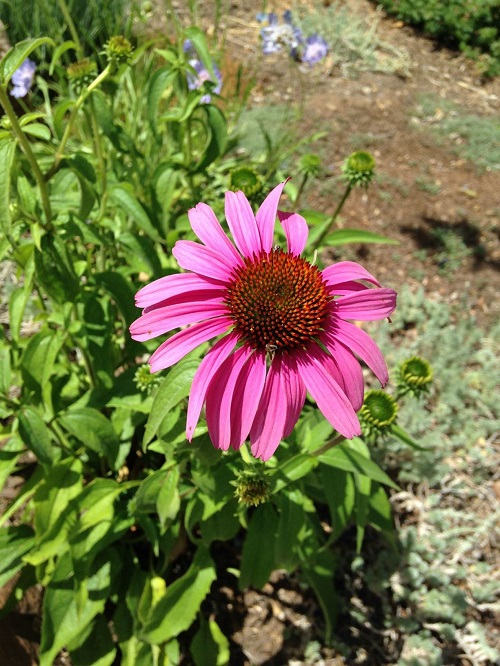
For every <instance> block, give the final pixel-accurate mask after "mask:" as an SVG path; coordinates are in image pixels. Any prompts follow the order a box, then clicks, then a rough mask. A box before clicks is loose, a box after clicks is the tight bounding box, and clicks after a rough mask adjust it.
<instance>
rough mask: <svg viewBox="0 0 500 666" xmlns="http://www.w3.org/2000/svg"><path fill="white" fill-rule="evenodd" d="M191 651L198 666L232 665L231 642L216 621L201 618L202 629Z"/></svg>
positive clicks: (193, 642) (191, 646) (199, 630)
mask: <svg viewBox="0 0 500 666" xmlns="http://www.w3.org/2000/svg"><path fill="white" fill-rule="evenodd" d="M189 649H190V651H191V654H192V655H193V659H194V663H195V664H196V666H226V664H229V663H230V651H229V641H228V639H227V638H226V636H224V634H223V633H222V631H221V630H220V628H219V625H218V624H217V623H216V622H215V621H214V620H205V618H204V617H200V628H199V629H198V631H197V633H196V635H195V637H194V638H193V640H192V641H191V645H190V646H189Z"/></svg>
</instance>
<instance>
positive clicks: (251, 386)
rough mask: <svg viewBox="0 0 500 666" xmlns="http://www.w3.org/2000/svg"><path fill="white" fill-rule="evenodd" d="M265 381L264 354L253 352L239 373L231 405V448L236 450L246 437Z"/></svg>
mask: <svg viewBox="0 0 500 666" xmlns="http://www.w3.org/2000/svg"><path fill="white" fill-rule="evenodd" d="M265 381H266V354H265V352H263V351H255V352H254V353H253V354H252V355H251V356H250V357H249V358H248V361H247V362H246V363H245V365H244V366H243V368H242V370H241V371H240V373H239V376H238V380H237V382H236V387H235V390H234V398H233V401H232V403H231V446H232V448H233V449H235V450H238V449H239V448H240V446H241V445H242V444H243V442H244V441H245V439H246V438H247V437H248V433H249V432H250V428H251V426H252V423H253V421H254V418H255V413H256V411H257V407H258V406H259V401H260V397H261V395H262V389H263V388H264V382H265Z"/></svg>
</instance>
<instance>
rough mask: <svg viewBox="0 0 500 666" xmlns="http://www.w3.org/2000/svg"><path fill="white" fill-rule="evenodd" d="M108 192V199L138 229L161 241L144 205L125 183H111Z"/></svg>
mask: <svg viewBox="0 0 500 666" xmlns="http://www.w3.org/2000/svg"><path fill="white" fill-rule="evenodd" d="M108 193H109V197H110V199H111V200H112V201H113V202H114V203H115V204H116V205H117V206H119V207H120V208H121V209H122V210H123V211H124V212H125V213H127V215H129V216H130V218H131V219H132V220H133V221H134V222H135V224H136V225H137V226H138V228H139V229H141V230H142V231H143V232H144V233H145V234H147V236H149V237H150V238H152V239H153V240H155V241H157V242H160V243H162V242H163V241H162V239H161V238H160V236H159V234H158V232H157V230H156V229H155V227H154V226H153V224H152V222H151V220H150V219H149V215H148V214H147V213H146V211H145V210H144V207H143V206H142V204H141V203H140V202H139V201H138V200H137V198H136V196H135V194H134V193H133V192H132V190H131V189H129V187H127V185H126V184H123V185H113V186H112V187H110V188H109V190H108Z"/></svg>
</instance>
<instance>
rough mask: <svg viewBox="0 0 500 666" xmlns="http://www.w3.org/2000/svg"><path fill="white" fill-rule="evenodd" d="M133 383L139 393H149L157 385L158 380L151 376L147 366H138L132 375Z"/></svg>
mask: <svg viewBox="0 0 500 666" xmlns="http://www.w3.org/2000/svg"><path fill="white" fill-rule="evenodd" d="M134 382H135V385H136V386H137V388H138V389H139V391H147V392H148V393H149V392H150V391H151V389H152V388H153V386H156V384H157V383H158V378H157V376H156V375H153V374H152V372H151V370H150V368H149V365H140V366H139V367H138V368H137V370H136V372H135V375H134Z"/></svg>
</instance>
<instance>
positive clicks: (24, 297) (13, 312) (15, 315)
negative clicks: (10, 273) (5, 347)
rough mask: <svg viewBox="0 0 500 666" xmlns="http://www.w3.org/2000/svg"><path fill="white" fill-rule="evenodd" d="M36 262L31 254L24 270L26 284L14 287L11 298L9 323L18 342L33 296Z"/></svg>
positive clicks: (11, 331)
mask: <svg viewBox="0 0 500 666" xmlns="http://www.w3.org/2000/svg"><path fill="white" fill-rule="evenodd" d="M34 269H35V262H34V261H33V257H32V256H31V257H30V258H29V259H28V261H27V262H26V266H25V271H24V285H23V286H22V287H19V288H18V289H14V290H13V292H12V294H11V295H10V298H9V325H10V333H11V335H12V338H13V339H14V340H15V341H16V342H18V341H19V335H20V331H21V324H22V323H23V317H24V311H25V309H26V306H27V304H28V301H29V300H30V298H31V288H32V285H33V277H34Z"/></svg>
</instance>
